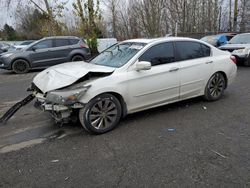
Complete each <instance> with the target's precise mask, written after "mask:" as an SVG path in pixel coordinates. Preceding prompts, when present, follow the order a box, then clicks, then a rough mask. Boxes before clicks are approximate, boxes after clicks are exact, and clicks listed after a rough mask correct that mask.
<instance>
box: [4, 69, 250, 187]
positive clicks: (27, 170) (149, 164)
mask: <svg viewBox="0 0 250 188" xmlns="http://www.w3.org/2000/svg"><path fill="white" fill-rule="evenodd" d="M36 73H37V72H32V73H28V74H26V75H21V76H20V75H14V74H12V73H9V72H6V71H0V88H1V89H0V94H1V101H0V114H2V113H3V112H4V111H6V109H8V108H9V107H10V106H11V105H12V104H14V103H15V101H18V100H20V99H22V98H24V97H25V96H26V95H27V93H26V91H25V90H26V88H27V87H28V86H29V83H30V81H31V79H32V78H33V77H34V75H35V74H36ZM249 75H250V69H249V68H246V67H239V69H238V77H237V79H236V81H235V82H234V83H233V84H232V85H231V86H230V87H229V88H228V89H227V90H226V92H225V95H224V97H223V98H222V99H221V100H219V101H217V102H212V103H208V102H205V101H204V100H203V99H202V98H195V99H192V100H187V101H183V102H179V103H176V104H171V105H168V106H164V107H160V108H156V109H152V110H147V111H144V112H140V113H136V114H133V115H130V116H128V117H126V118H125V119H123V120H122V122H121V123H120V125H119V127H118V128H117V129H115V130H114V131H112V132H110V133H107V134H105V135H101V136H92V135H89V134H88V133H86V132H85V131H84V130H83V128H82V127H81V126H80V125H66V126H64V127H58V126H56V125H54V123H53V121H52V119H51V118H50V116H49V115H48V114H45V113H42V112H39V111H37V110H35V109H34V108H33V106H32V104H29V105H27V106H26V107H24V108H23V109H22V110H20V111H19V112H18V113H17V114H16V115H15V116H14V117H13V118H12V119H11V120H10V121H9V122H8V124H7V125H4V126H1V127H0V169H1V170H0V187H46V188H47V187H226V188H229V187H250V116H249V111H250V84H249Z"/></svg>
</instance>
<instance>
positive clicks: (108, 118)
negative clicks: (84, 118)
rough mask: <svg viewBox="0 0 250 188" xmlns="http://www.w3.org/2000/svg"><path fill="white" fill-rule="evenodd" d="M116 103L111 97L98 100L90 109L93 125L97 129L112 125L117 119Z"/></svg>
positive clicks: (90, 118)
mask: <svg viewBox="0 0 250 188" xmlns="http://www.w3.org/2000/svg"><path fill="white" fill-rule="evenodd" d="M117 115H118V110H117V107H116V104H115V103H114V102H113V101H112V100H110V99H109V98H106V99H102V100H100V101H98V102H97V103H96V104H94V105H93V107H92V108H91V109H90V111H89V120H90V123H91V125H92V126H93V127H94V128H96V129H97V130H102V129H107V128H109V127H111V126H112V125H113V124H114V122H115V121H116V120H117Z"/></svg>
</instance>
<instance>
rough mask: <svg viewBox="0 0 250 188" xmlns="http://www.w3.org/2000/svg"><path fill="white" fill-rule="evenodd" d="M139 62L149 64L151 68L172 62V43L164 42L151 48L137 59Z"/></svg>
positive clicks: (173, 58) (173, 59)
mask: <svg viewBox="0 0 250 188" xmlns="http://www.w3.org/2000/svg"><path fill="white" fill-rule="evenodd" d="M139 61H148V62H151V65H152V66H156V65H162V64H167V63H172V62H174V61H175V57H174V47H173V43H172V42H166V43H161V44H157V45H155V46H153V47H151V48H150V49H148V50H147V51H146V52H145V53H144V54H143V55H142V56H141V57H140V58H139Z"/></svg>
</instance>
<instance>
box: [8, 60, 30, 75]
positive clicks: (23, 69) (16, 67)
mask: <svg viewBox="0 0 250 188" xmlns="http://www.w3.org/2000/svg"><path fill="white" fill-rule="evenodd" d="M29 68H30V66H29V63H28V62H27V61H26V60H23V59H18V60H16V61H14V62H13V64H12V70H13V71H14V72H15V73H16V74H24V73H27V72H28V71H29Z"/></svg>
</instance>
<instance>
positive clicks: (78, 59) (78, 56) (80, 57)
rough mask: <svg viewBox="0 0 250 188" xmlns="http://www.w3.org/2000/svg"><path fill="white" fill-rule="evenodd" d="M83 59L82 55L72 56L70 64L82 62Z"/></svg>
mask: <svg viewBox="0 0 250 188" xmlns="http://www.w3.org/2000/svg"><path fill="white" fill-rule="evenodd" d="M84 60H85V58H84V57H83V56H82V55H74V56H73V57H72V59H71V61H72V62H74V61H84Z"/></svg>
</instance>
